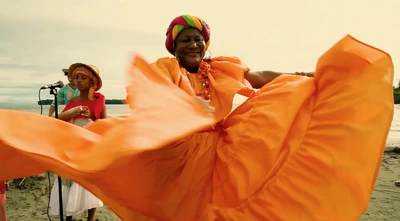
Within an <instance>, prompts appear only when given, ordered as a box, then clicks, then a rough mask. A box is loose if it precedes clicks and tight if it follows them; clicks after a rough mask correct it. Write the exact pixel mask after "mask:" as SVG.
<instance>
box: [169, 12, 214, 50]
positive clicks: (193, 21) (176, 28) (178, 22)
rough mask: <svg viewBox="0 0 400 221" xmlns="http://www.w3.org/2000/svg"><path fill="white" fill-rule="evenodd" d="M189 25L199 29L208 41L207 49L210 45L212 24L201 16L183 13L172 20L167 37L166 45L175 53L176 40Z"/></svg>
mask: <svg viewBox="0 0 400 221" xmlns="http://www.w3.org/2000/svg"><path fill="white" fill-rule="evenodd" d="M187 27H193V28H196V29H197V30H199V31H200V32H201V33H202V34H203V37H204V41H205V42H206V49H207V48H208V46H209V45H210V26H208V24H207V23H206V22H205V21H204V20H203V19H201V18H199V17H196V16H192V15H181V16H178V17H176V18H175V19H174V20H172V22H171V24H170V25H169V27H168V30H167V34H166V35H167V39H166V40H165V47H166V48H167V50H168V51H169V53H171V54H172V55H174V42H175V39H176V37H177V36H178V34H179V33H180V32H181V31H182V30H183V29H185V28H187Z"/></svg>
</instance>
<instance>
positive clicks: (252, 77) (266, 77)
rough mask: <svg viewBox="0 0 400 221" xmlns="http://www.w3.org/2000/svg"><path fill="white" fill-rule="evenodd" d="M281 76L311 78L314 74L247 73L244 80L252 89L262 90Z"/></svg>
mask: <svg viewBox="0 0 400 221" xmlns="http://www.w3.org/2000/svg"><path fill="white" fill-rule="evenodd" d="M283 74H290V75H302V76H308V77H313V76H314V72H295V73H280V72H274V71H255V72H248V73H247V74H245V76H244V77H245V78H246V80H247V81H248V82H249V83H250V84H251V86H253V88H256V89H258V88H262V87H263V86H264V85H266V84H268V83H269V82H271V81H272V80H274V79H275V78H277V77H278V76H281V75H283Z"/></svg>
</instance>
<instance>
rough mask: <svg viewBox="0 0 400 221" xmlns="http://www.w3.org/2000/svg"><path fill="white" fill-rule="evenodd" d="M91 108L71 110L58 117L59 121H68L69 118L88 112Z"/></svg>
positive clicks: (81, 107)
mask: <svg viewBox="0 0 400 221" xmlns="http://www.w3.org/2000/svg"><path fill="white" fill-rule="evenodd" d="M88 109H89V108H87V107H83V106H77V107H74V108H71V109H69V110H67V111H65V112H62V113H60V114H59V115H58V119H60V120H67V119H69V118H73V117H75V116H76V115H78V114H81V113H82V112H84V111H88Z"/></svg>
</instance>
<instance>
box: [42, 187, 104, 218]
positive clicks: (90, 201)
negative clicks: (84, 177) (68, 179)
mask: <svg viewBox="0 0 400 221" xmlns="http://www.w3.org/2000/svg"><path fill="white" fill-rule="evenodd" d="M58 199H59V197H58V179H56V180H55V181H54V185H53V188H52V190H51V195H50V205H49V213H50V214H51V215H56V216H59V215H60V207H59V205H60V204H59V200H58ZM62 200H63V211H64V212H63V215H64V216H74V215H77V214H79V213H81V212H83V211H85V210H88V209H92V208H97V207H102V206H103V202H102V201H101V200H99V199H98V198H97V197H96V196H94V195H93V194H92V193H91V192H89V191H87V190H86V189H84V188H83V187H82V186H80V185H79V184H77V183H75V182H74V183H73V184H72V185H71V187H67V186H64V185H63V186H62Z"/></svg>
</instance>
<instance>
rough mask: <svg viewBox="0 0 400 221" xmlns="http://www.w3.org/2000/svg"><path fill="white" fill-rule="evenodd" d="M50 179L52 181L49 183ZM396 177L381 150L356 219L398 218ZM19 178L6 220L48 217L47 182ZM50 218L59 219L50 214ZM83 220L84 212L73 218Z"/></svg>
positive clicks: (102, 216)
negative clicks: (377, 169)
mask: <svg viewBox="0 0 400 221" xmlns="http://www.w3.org/2000/svg"><path fill="white" fill-rule="evenodd" d="M53 179H54V178H52V180H51V181H52V182H53ZM398 179H400V154H398V153H393V152H390V153H385V155H384V157H383V159H382V166H381V169H380V172H379V177H378V180H377V182H376V184H375V187H374V192H373V194H372V196H371V199H370V202H369V206H368V210H367V211H366V212H365V214H364V215H363V216H362V217H361V218H360V219H359V221H393V220H400V210H399V209H398V208H400V187H396V186H395V185H394V182H395V181H396V180H398ZM20 182H21V179H18V180H14V181H13V182H12V184H11V185H10V186H9V188H8V191H7V200H6V213H7V217H8V221H31V220H49V219H48V217H47V213H46V208H47V203H48V188H49V181H48V178H47V176H45V177H31V178H29V179H26V180H25V181H24V182H23V183H22V184H21V185H19V183H20ZM51 220H53V221H56V220H59V218H58V217H57V216H51ZM75 220H77V221H84V220H86V213H82V214H80V215H79V216H77V217H76V218H75ZM96 220H98V221H106V220H107V221H117V220H120V219H119V218H118V217H117V216H116V215H115V214H114V213H113V212H112V211H110V210H109V209H108V208H107V207H103V208H100V209H98V210H97V213H96Z"/></svg>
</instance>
